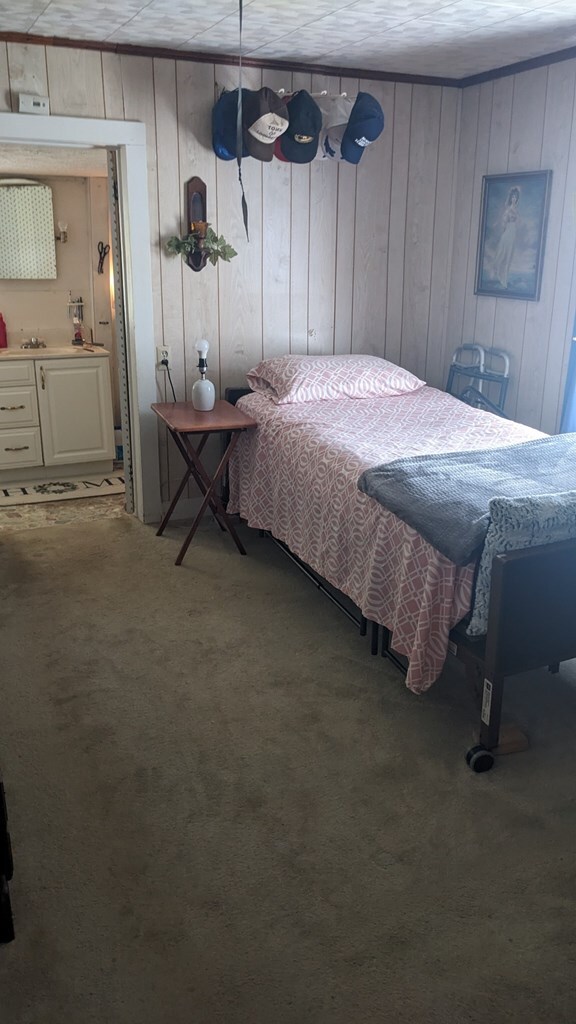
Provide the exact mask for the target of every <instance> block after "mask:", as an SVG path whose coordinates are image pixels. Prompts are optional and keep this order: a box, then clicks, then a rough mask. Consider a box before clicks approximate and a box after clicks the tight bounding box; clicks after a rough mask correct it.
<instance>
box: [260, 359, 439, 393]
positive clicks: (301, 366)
mask: <svg viewBox="0 0 576 1024" xmlns="http://www.w3.org/2000/svg"><path fill="white" fill-rule="evenodd" d="M247 380H248V384H249V385H250V387H251V388H252V390H253V391H259V392H260V393H261V394H265V395H267V397H268V398H269V399H270V400H271V401H272V402H275V403H276V404H277V405H287V404H290V403H295V402H321V401H328V400H330V401H332V400H334V399H338V398H374V397H377V396H379V395H381V396H387V395H403V394H405V393H406V392H409V391H416V389H417V388H421V387H424V383H425V382H424V381H423V380H419V378H418V377H415V376H414V374H412V373H410V372H409V371H408V370H404V369H402V367H401V366H396V365H395V363H389V362H388V360H386V359H381V358H380V357H379V356H362V355H347V356H344V355H342V356H275V357H273V358H272V359H263V360H262V362H260V363H258V366H255V367H254V368H253V369H252V370H250V371H249V372H248V374H247Z"/></svg>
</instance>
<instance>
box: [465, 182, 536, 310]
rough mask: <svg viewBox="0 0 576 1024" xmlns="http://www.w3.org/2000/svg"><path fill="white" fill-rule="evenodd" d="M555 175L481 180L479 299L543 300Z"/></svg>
mask: <svg viewBox="0 0 576 1024" xmlns="http://www.w3.org/2000/svg"><path fill="white" fill-rule="evenodd" d="M551 183H552V171H524V172H521V173H518V174H488V175H486V176H485V177H484V178H483V179H482V204H481V215H480V234H479V238H478V257H477V262H476V288H475V292H476V294H477V295H496V296H498V298H507V299H531V300H533V301H536V300H537V299H539V298H540V282H541V280H542V261H543V259H544V240H545V237H546V221H547V218H548V205H549V201H550V186H551Z"/></svg>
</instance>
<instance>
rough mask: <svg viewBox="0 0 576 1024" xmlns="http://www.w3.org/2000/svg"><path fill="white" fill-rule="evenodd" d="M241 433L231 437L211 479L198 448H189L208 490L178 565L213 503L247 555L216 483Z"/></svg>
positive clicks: (238, 546)
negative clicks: (201, 460) (219, 494)
mask: <svg viewBox="0 0 576 1024" xmlns="http://www.w3.org/2000/svg"><path fill="white" fill-rule="evenodd" d="M241 433H242V431H240V430H236V431H234V433H233V434H232V436H231V438H230V442H229V444H228V447H227V448H226V451H225V452H224V454H223V456H222V458H221V459H220V462H219V464H218V468H217V470H216V472H215V473H214V476H213V478H212V479H210V477H209V475H208V473H207V472H206V470H205V469H204V466H203V465H202V463H201V462H200V458H199V455H198V451H197V450H196V449H194V447H193V445H190V446H189V447H188V448H187V451H188V455H189V456H190V459H191V460H192V462H193V463H194V469H195V470H196V472H197V474H198V476H199V477H200V478H201V479H202V481H203V483H204V486H205V488H206V490H205V494H204V501H203V502H202V505H201V506H200V510H199V512H198V515H197V516H196V519H195V520H194V522H193V523H192V526H191V527H190V531H189V533H188V536H187V537H186V540H185V541H184V543H183V545H182V547H181V548H180V551H179V552H178V557H177V559H176V563H175V564H176V565H181V564H182V561H183V559H184V556H185V554H186V552H187V550H188V548H189V547H190V544H191V542H192V538H193V537H194V534H195V533H196V530H197V529H198V527H199V525H200V521H201V519H202V516H203V515H204V513H205V511H206V509H207V508H208V505H210V506H212V504H214V505H215V506H216V510H217V513H218V517H220V518H221V520H222V522H223V523H224V526H225V528H226V529H227V530H228V533H229V534H230V536H231V537H232V539H233V541H234V543H235V544H236V547H237V548H238V551H239V552H240V554H241V555H245V554H246V551H245V549H244V546H243V544H242V541H241V540H240V538H239V536H238V534H237V533H236V530H235V529H234V526H233V524H232V522H231V521H230V518H229V516H228V515H227V514H226V510H225V508H224V506H223V505H222V502H221V500H220V498H219V497H218V495H217V493H216V485H217V483H218V481H219V479H220V477H221V476H222V474H223V473H224V470H225V469H226V466H227V465H228V461H229V459H230V456H231V455H232V452H233V451H234V449H235V447H236V444H237V443H238V438H239V437H240V434H241ZM191 472H194V470H191ZM215 514H216V513H215Z"/></svg>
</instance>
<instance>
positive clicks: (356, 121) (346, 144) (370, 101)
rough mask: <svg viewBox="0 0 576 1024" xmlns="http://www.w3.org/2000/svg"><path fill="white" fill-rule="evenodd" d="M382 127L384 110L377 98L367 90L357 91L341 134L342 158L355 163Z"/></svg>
mask: <svg viewBox="0 0 576 1024" xmlns="http://www.w3.org/2000/svg"><path fill="white" fill-rule="evenodd" d="M383 128H384V112H383V110H382V107H381V106H380V104H379V103H378V100H376V99H374V97H373V96H371V95H370V93H368V92H359V93H358V95H357V97H356V102H355V104H354V106H353V108H352V113H351V114H350V119H349V121H348V125H347V128H346V131H345V132H344V135H343V136H342V145H341V153H342V159H343V160H347V161H348V163H351V164H357V163H358V162H359V160H360V157H361V156H362V153H363V152H364V150H365V149H366V146H369V145H370V143H372V142H374V141H375V140H376V139H377V138H378V136H379V135H380V133H381V132H382V130H383Z"/></svg>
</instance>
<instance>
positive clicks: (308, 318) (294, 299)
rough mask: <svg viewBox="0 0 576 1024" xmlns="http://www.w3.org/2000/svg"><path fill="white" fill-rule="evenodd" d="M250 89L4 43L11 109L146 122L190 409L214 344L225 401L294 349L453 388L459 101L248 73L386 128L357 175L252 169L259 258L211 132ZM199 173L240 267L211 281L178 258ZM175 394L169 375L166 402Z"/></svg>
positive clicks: (226, 77) (226, 267) (175, 346)
mask: <svg viewBox="0 0 576 1024" xmlns="http://www.w3.org/2000/svg"><path fill="white" fill-rule="evenodd" d="M237 75H238V72H237V69H236V68H233V67H224V66H218V65H217V66H214V65H211V64H194V63H191V62H188V61H174V60H166V59H152V58H148V57H134V56H120V55H117V54H112V53H100V52H97V51H88V50H73V49H65V48H57V47H47V48H44V47H41V46H37V45H30V46H28V45H24V44H16V43H8V44H6V43H2V42H0V109H4V110H10V109H12V110H16V109H17V102H18V100H17V97H18V93H20V92H32V93H42V94H48V95H49V97H50V109H51V112H52V113H53V114H64V115H70V116H84V117H109V118H115V119H123V118H127V119H130V120H136V121H144V122H145V124H146V126H147V130H148V169H149V184H150V217H151V224H152V240H151V245H152V267H153V276H154V328H155V335H156V341H157V343H158V344H163V345H168V346H169V347H170V348H171V350H172V366H173V378H174V383H175V386H176V390H177V393H178V397H180V398H184V397H189V395H190V389H191V386H192V383H193V382H194V380H195V377H196V370H195V364H196V361H197V358H196V352H195V350H194V345H195V343H196V341H197V340H198V339H199V338H202V337H206V338H207V339H208V341H209V342H210V346H211V347H210V352H209V366H210V374H211V376H212V379H213V380H214V381H215V383H216V385H217V386H218V387H220V388H221V389H224V388H225V387H226V386H228V385H240V384H242V383H243V382H244V377H245V373H246V371H247V370H248V369H249V368H250V367H251V366H253V365H254V364H255V363H256V362H258V360H259V359H261V358H262V356H271V355H273V354H283V353H286V352H290V351H291V352H311V353H315V352H351V351H357V352H373V353H377V354H379V355H386V356H387V357H389V358H390V359H393V360H394V361H397V362H400V363H402V364H403V365H404V366H406V367H407V368H409V369H410V370H412V371H414V372H416V373H418V374H420V375H422V376H426V378H427V380H429V381H430V383H432V384H439V385H441V384H442V382H443V379H444V366H443V363H442V357H443V354H444V351H445V348H446V342H445V330H446V312H447V302H446V296H447V290H448V275H449V268H450V261H451V217H452V211H453V207H454V203H453V190H454V185H455V182H454V177H455V164H456V151H457V137H458V122H459V105H460V98H461V94H460V91H459V90H457V89H449V88H448V89H444V88H439V87H435V86H423V85H414V86H411V85H407V84H404V83H402V84H394V83H380V82H373V81H366V82H363V81H357V80H356V79H354V80H349V79H343V80H339V79H338V78H332V77H330V78H328V77H326V78H320V77H313V78H311V77H310V75H308V74H303V73H298V72H294V73H293V74H292V75H289V74H284V73H282V72H277V71H260V70H257V69H247V70H246V71H245V73H244V79H245V84H246V85H247V86H248V87H251V88H258V87H260V85H262V84H264V85H270V86H271V87H273V88H275V89H280V88H285V89H287V90H290V89H297V88H307V89H309V90H312V91H321V90H322V89H327V90H329V91H342V90H345V91H348V92H349V93H355V92H357V91H358V89H359V88H360V89H365V90H366V91H369V92H371V93H372V94H373V95H375V96H377V98H378V99H379V100H380V102H381V104H382V106H383V108H384V113H385V118H386V126H385V130H384V133H383V135H382V136H381V137H380V139H379V140H378V142H377V143H376V144H375V145H374V146H373V147H372V148H371V149H370V150H368V151H367V152H366V153H365V154H364V155H363V157H362V160H361V162H360V164H359V166H358V168H355V167H353V166H352V165H340V166H338V165H336V166H334V165H328V166H327V165H326V164H325V163H314V164H312V165H307V166H300V167H298V166H292V165H289V164H283V163H281V162H280V161H277V160H274V161H273V162H272V163H271V164H262V163H260V162H258V161H256V160H252V159H247V160H246V161H245V162H244V163H243V178H244V184H245V189H246V194H247V198H248V205H249V210H250V243H249V244H248V243H247V242H246V240H245V238H244V228H243V225H242V218H241V211H240V190H239V185H238V182H237V171H236V164H235V161H231V162H229V163H228V162H226V161H221V160H217V159H216V157H215V156H214V153H213V151H212V148H211V133H210V113H211V108H212V106H213V104H214V100H215V96H216V94H217V90H219V89H221V88H222V87H227V88H234V87H235V86H236V83H237ZM195 174H197V175H199V176H200V177H201V178H203V179H204V181H205V182H206V184H207V188H208V219H209V220H210V221H211V222H212V224H213V226H214V227H215V228H216V229H217V230H218V231H219V232H221V233H222V234H224V235H225V237H226V238H227V240H228V241H229V242H230V243H231V244H232V245H234V247H235V248H236V249H237V250H238V253H239V255H238V256H237V257H236V258H235V259H234V260H233V261H232V262H231V263H230V264H221V265H218V266H217V267H216V268H214V267H211V266H208V267H207V268H206V269H205V270H204V271H202V273H201V274H194V273H193V272H191V271H190V270H189V269H188V268H186V267H184V266H183V264H182V262H181V261H180V260H179V259H178V258H176V259H175V258H171V257H169V256H167V255H166V253H165V251H164V248H163V242H164V240H165V239H166V237H167V236H169V235H170V234H173V233H176V232H179V231H180V230H181V229H182V228H183V226H184V223H185V217H184V184H185V182H186V180H187V179H188V178H190V177H192V175H195ZM165 383H166V382H165V380H164V375H163V374H162V375H161V376H160V377H159V393H160V394H161V396H162V397H163V396H164V394H165V393H166V392H165ZM160 446H161V461H162V480H163V496H164V497H166V496H167V494H168V491H169V489H170V484H171V482H172V481H173V479H174V478H176V479H178V477H179V475H180V473H181V468H180V466H179V464H178V463H177V461H175V462H174V463H173V462H172V453H170V452H169V451H168V450H167V446H166V439H165V437H164V436H162V435H161V436H160ZM177 458H178V457H177V455H176V459H177Z"/></svg>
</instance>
